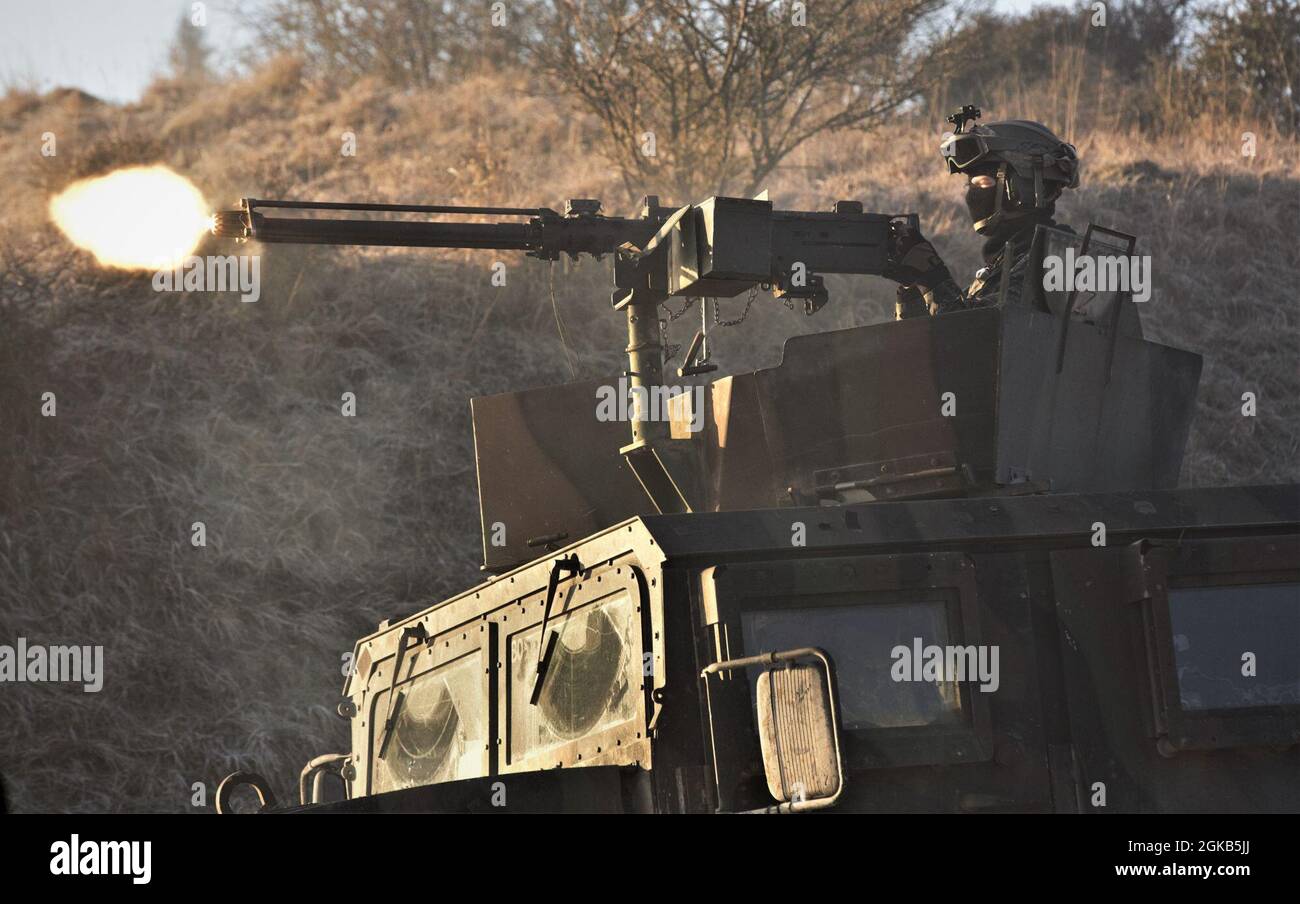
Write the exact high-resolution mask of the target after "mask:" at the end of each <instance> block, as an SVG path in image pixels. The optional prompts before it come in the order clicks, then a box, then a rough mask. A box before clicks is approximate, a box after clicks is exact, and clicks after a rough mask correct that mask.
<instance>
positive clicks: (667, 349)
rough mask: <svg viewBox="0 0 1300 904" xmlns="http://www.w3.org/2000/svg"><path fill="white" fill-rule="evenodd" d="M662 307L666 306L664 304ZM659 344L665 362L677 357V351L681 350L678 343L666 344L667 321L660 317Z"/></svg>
mask: <svg viewBox="0 0 1300 904" xmlns="http://www.w3.org/2000/svg"><path fill="white" fill-rule="evenodd" d="M664 307H665V308H666V307H668V306H667V305H664ZM687 307H689V305H687ZM669 313H670V314H671V313H672V312H671V311H669ZM684 313H686V312H685V311H683V312H682V314H684ZM677 316H678V317H680V316H681V314H678V315H677ZM659 344H660V345H661V346H663V350H664V363H665V364H667V363H668V362H669V361H671V360H672V359H673V358H675V357H677V353H678V352H679V351H681V350H682V347H681V344H680V343H679V344H677V345H669V344H668V321H667V320H664V319H662V318H660V320H659Z"/></svg>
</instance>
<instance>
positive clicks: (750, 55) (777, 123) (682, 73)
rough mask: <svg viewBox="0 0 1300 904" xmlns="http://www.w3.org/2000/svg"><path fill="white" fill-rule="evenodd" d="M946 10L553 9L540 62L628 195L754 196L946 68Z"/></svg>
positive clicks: (939, 4) (698, 3)
mask: <svg viewBox="0 0 1300 904" xmlns="http://www.w3.org/2000/svg"><path fill="white" fill-rule="evenodd" d="M946 3H947V0H810V2H807V3H799V2H790V0H643V2H642V0H553V2H552V3H550V4H547V5H545V6H544V7H543V8H542V9H540V10H539V14H540V15H542V16H543V17H544V24H543V25H542V27H541V32H542V35H543V36H544V41H542V42H540V43H539V44H538V46H537V48H536V53H537V58H538V60H539V62H540V63H541V65H542V66H543V67H544V68H545V69H547V70H548V71H549V72H550V73H551V74H552V75H553V76H554V77H555V81H556V83H557V84H558V86H559V87H560V88H561V89H562V90H564V91H567V92H569V93H571V94H572V95H573V96H574V97H575V98H576V99H577V101H578V102H579V103H580V105H581V106H582V107H584V108H586V109H587V110H589V111H590V112H592V113H593V114H595V115H596V117H597V118H599V120H600V121H601V123H602V124H603V125H604V127H605V130H604V137H603V139H602V143H603V147H602V150H603V151H604V152H605V154H606V155H607V156H608V157H609V158H610V159H611V161H613V162H614V163H615V164H616V165H617V166H618V167H619V168H620V170H621V171H622V173H623V176H624V180H625V181H626V182H627V183H628V184H629V186H630V185H631V184H632V183H634V182H635V183H638V184H643V185H644V184H658V185H662V186H664V187H665V188H668V189H671V190H674V191H677V192H681V193H683V196H686V197H694V196H695V195H697V194H700V193H703V192H709V191H720V192H722V191H731V190H734V189H736V188H739V189H740V190H741V192H742V193H745V194H752V193H753V192H754V191H756V190H757V189H758V188H759V187H761V185H762V183H763V181H764V180H765V179H766V178H767V177H768V176H769V175H770V174H771V173H772V171H773V170H774V169H775V168H776V167H777V166H779V165H780V164H781V163H782V161H784V160H785V159H786V158H787V157H788V156H789V155H790V153H791V152H792V151H794V149H795V148H797V147H799V146H800V145H801V144H803V143H804V142H805V141H807V140H808V139H809V138H811V137H813V136H814V135H817V134H819V133H822V132H826V131H831V130H836V129H844V128H850V127H852V128H859V129H869V128H871V127H872V126H874V125H876V124H878V123H879V122H881V121H882V120H883V119H884V118H885V117H887V116H888V115H890V114H891V113H893V112H894V111H896V110H897V109H898V108H899V107H900V106H902V105H904V104H906V103H907V102H908V101H909V100H911V99H912V98H914V97H916V96H917V95H918V94H919V93H920V86H921V85H922V84H923V79H924V78H925V77H926V75H927V73H928V72H929V71H930V68H931V67H932V66H933V65H934V64H935V62H936V61H934V60H933V59H930V58H927V57H926V55H925V54H924V53H923V50H922V48H919V47H917V46H916V44H917V41H916V36H917V33H918V28H919V27H920V26H921V24H922V22H923V21H924V20H927V19H928V18H929V17H931V16H933V15H934V14H935V13H937V12H939V11H940V10H942V9H943V8H944V7H945V5H946Z"/></svg>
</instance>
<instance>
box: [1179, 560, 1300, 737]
mask: <svg viewBox="0 0 1300 904" xmlns="http://www.w3.org/2000/svg"><path fill="white" fill-rule="evenodd" d="M1169 625H1170V632H1171V634H1172V638H1173V647H1174V667H1175V670H1176V674H1177V680H1178V700H1179V704H1180V705H1181V707H1182V709H1183V710H1185V711H1189V712H1202V711H1209V710H1219V709H1224V710H1237V709H1252V708H1255V707H1266V706H1300V583H1296V582H1286V583H1276V584H1226V585H1219V586H1208V587H1183V588H1178V587H1171V588H1170V589H1169Z"/></svg>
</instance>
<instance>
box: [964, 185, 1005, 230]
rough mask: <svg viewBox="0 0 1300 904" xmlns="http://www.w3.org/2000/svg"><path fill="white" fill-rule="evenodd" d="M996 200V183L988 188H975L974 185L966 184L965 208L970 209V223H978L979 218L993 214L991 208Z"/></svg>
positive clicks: (995, 203) (995, 204)
mask: <svg viewBox="0 0 1300 904" xmlns="http://www.w3.org/2000/svg"><path fill="white" fill-rule="evenodd" d="M997 200H998V186H997V185H996V184H994V185H992V186H990V187H989V188H976V187H975V186H974V185H968V186H966V209H967V210H969V211H970V221H971V223H978V222H979V221H980V220H985V219H988V218H989V217H991V216H993V209H994V208H995V207H996V206H997Z"/></svg>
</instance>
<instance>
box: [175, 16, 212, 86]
mask: <svg viewBox="0 0 1300 904" xmlns="http://www.w3.org/2000/svg"><path fill="white" fill-rule="evenodd" d="M211 54H212V49H211V48H210V47H208V42H207V41H206V40H204V38H203V29H202V27H200V26H198V25H195V24H194V23H193V22H191V21H190V17H189V16H181V19H180V22H178V23H177V25H176V37H175V38H174V39H173V41H172V46H171V50H170V51H169V52H168V54H167V58H168V59H167V61H168V63H169V64H170V66H171V73H172V76H173V77H174V78H176V79H179V80H181V81H184V82H202V81H206V80H207V79H208V78H209V77H210V76H211V74H212V73H211V70H210V68H209V66H208V57H209V56H211Z"/></svg>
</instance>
